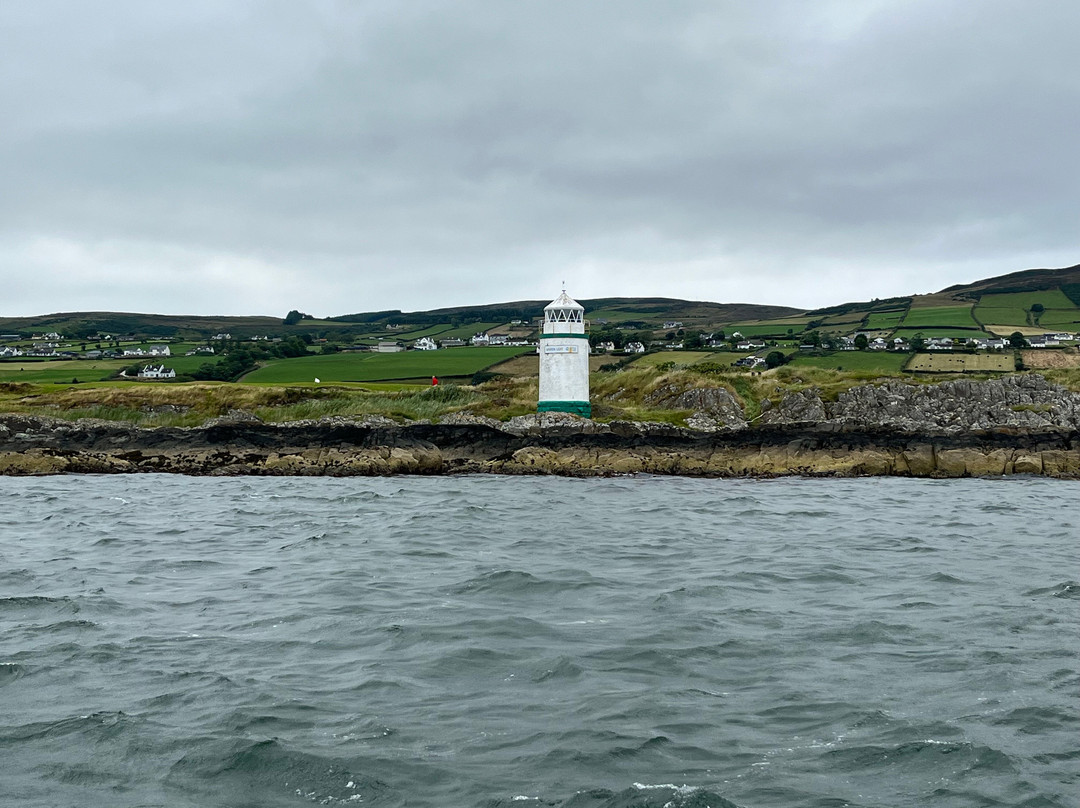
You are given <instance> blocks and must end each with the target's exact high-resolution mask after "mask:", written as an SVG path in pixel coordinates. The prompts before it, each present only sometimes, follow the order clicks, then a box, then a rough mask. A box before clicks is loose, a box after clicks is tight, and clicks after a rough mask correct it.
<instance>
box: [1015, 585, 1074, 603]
mask: <svg viewBox="0 0 1080 808" xmlns="http://www.w3.org/2000/svg"><path fill="white" fill-rule="evenodd" d="M1024 595H1025V596H1027V597H1040V596H1042V595H1050V596H1051V597H1055V598H1069V599H1080V582H1077V581H1062V582H1061V583H1059V584H1054V585H1053V586H1046V587H1040V588H1038V589H1031V590H1028V591H1027V592H1025V593H1024Z"/></svg>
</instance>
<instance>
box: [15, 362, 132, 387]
mask: <svg viewBox="0 0 1080 808" xmlns="http://www.w3.org/2000/svg"><path fill="white" fill-rule="evenodd" d="M128 364H131V363H130V362H128V363H124V362H117V361H100V360H97V361H91V360H83V361H79V360H76V359H64V360H59V361H48V362H0V382H32V383H35V384H38V383H49V382H53V383H64V382H70V381H71V380H72V379H78V380H79V381H81V382H96V381H101V380H102V379H105V378H107V377H109V376H111V375H112V374H113V373H115V372H116V371H117V370H119V369H120V368H122V367H126V365H128Z"/></svg>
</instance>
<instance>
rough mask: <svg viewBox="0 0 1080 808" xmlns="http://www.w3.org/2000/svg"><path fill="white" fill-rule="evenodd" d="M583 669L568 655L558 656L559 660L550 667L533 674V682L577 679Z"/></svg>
mask: <svg viewBox="0 0 1080 808" xmlns="http://www.w3.org/2000/svg"><path fill="white" fill-rule="evenodd" d="M584 672H585V671H584V669H583V668H582V667H581V666H580V665H578V664H577V663H576V662H574V661H573V660H572V659H569V658H568V657H560V658H559V660H558V661H557V662H556V663H555V664H554V665H552V666H551V667H550V668H545V669H544V670H543V671H542V672H540V673H537V674H536V675H534V676H533V681H534V682H549V681H551V680H553V679H554V680H569V679H577V678H579V677H580V676H581V675H582V674H583V673H584Z"/></svg>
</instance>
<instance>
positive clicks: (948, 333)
mask: <svg viewBox="0 0 1080 808" xmlns="http://www.w3.org/2000/svg"><path fill="white" fill-rule="evenodd" d="M894 333H895V336H897V337H903V338H904V339H911V338H912V337H914V336H915V335H916V334H921V335H922V336H924V337H926V338H927V339H930V337H952V338H953V339H986V338H988V337H989V336H990V335H989V334H987V333H986V332H985V331H980V330H979V329H976V328H972V329H964V328H898V329H897V330H896V331H895V332H894Z"/></svg>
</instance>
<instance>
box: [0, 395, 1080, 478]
mask: <svg viewBox="0 0 1080 808" xmlns="http://www.w3.org/2000/svg"><path fill="white" fill-rule="evenodd" d="M662 394H663V395H665V396H668V397H669V398H671V399H672V400H673V401H674V402H675V404H674V405H673V406H681V405H684V404H685V403H686V402H687V401H688V400H692V401H693V402H694V403H695V405H696V406H698V407H699V408H698V409H695V410H694V413H693V415H692V416H691V418H690V419H688V421H689V423H691V424H692V425H693V426H694V428H692V429H686V428H679V427H675V426H670V425H666V424H659V423H643V422H629V421H615V422H612V423H597V422H594V421H590V420H587V419H583V418H578V417H576V416H571V415H565V414H561V413H543V414H536V415H530V416H522V417H519V418H514V419H511V420H510V421H508V422H505V423H500V422H497V421H493V420H491V419H484V418H477V417H473V416H469V415H468V414H456V415H453V416H449V417H447V418H444V419H442V421H441V422H440V423H434V424H433V423H423V422H416V423H406V424H399V423H396V422H394V421H391V420H390V419H388V418H382V417H367V418H363V419H348V418H328V419H321V420H319V421H300V422H293V423H287V424H279V425H274V424H266V423H262V422H260V421H258V420H257V419H254V418H253V417H251V416H249V415H246V414H244V413H233V414H231V415H230V416H227V417H223V418H219V419H215V420H214V421H212V422H210V423H208V424H206V425H205V426H201V427H195V428H164V427H163V428H152V429H143V428H137V427H132V426H127V425H124V424H120V423H116V422H110V421H65V420H60V419H53V418H41V417H36V416H26V415H10V414H9V415H0V474H2V475H38V474H63V473H133V472H168V473H179V474H192V475H214V476H232V475H274V476H281V475H299V476H315V475H324V476H365V475H367V476H370V475H386V474H459V473H495V474H558V475H566V476H603V475H612V474H632V473H651V474H678V475H687V476H701V477H774V476H782V475H807V476H839V477H848V476H862V475H896V476H911V477H939V478H949V477H965V476H990V475H993V476H998V475H1004V474H1041V475H1046V476H1052V477H1068V478H1071V477H1080V396H1078V395H1077V394H1074V393H1070V392H1069V391H1067V390H1065V389H1064V388H1060V387H1057V386H1055V385H1052V384H1050V383H1048V382H1046V380H1045V379H1043V378H1042V377H1040V376H1037V375H1023V376H1016V377H1007V378H1005V379H1000V380H994V381H987V382H948V383H944V384H939V385H915V384H908V383H903V382H898V381H888V382H885V383H883V384H877V385H866V386H862V387H857V388H853V389H851V390H849V391H847V392H845V393H842V394H840V396H839V397H838V398H837V399H836V400H835V401H827V400H824V399H823V398H822V397H821V395H820V394H819V393H817V392H815V391H800V392H797V393H792V394H790V395H787V396H784V397H783V398H782V399H781V400H779V401H778V402H762V403H761V412H760V414H759V415H757V416H755V417H754V418H752V419H748V418H746V416H745V414H744V412H743V410H742V407H741V406H740V405H739V404H738V402H737V400H736V399H735V398H734V397H733V396H732V395H731V394H730V393H729V392H728V391H727V390H725V389H723V388H719V387H718V388H712V389H706V390H702V389H700V388H696V389H693V390H684V391H678V390H667V391H662Z"/></svg>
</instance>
